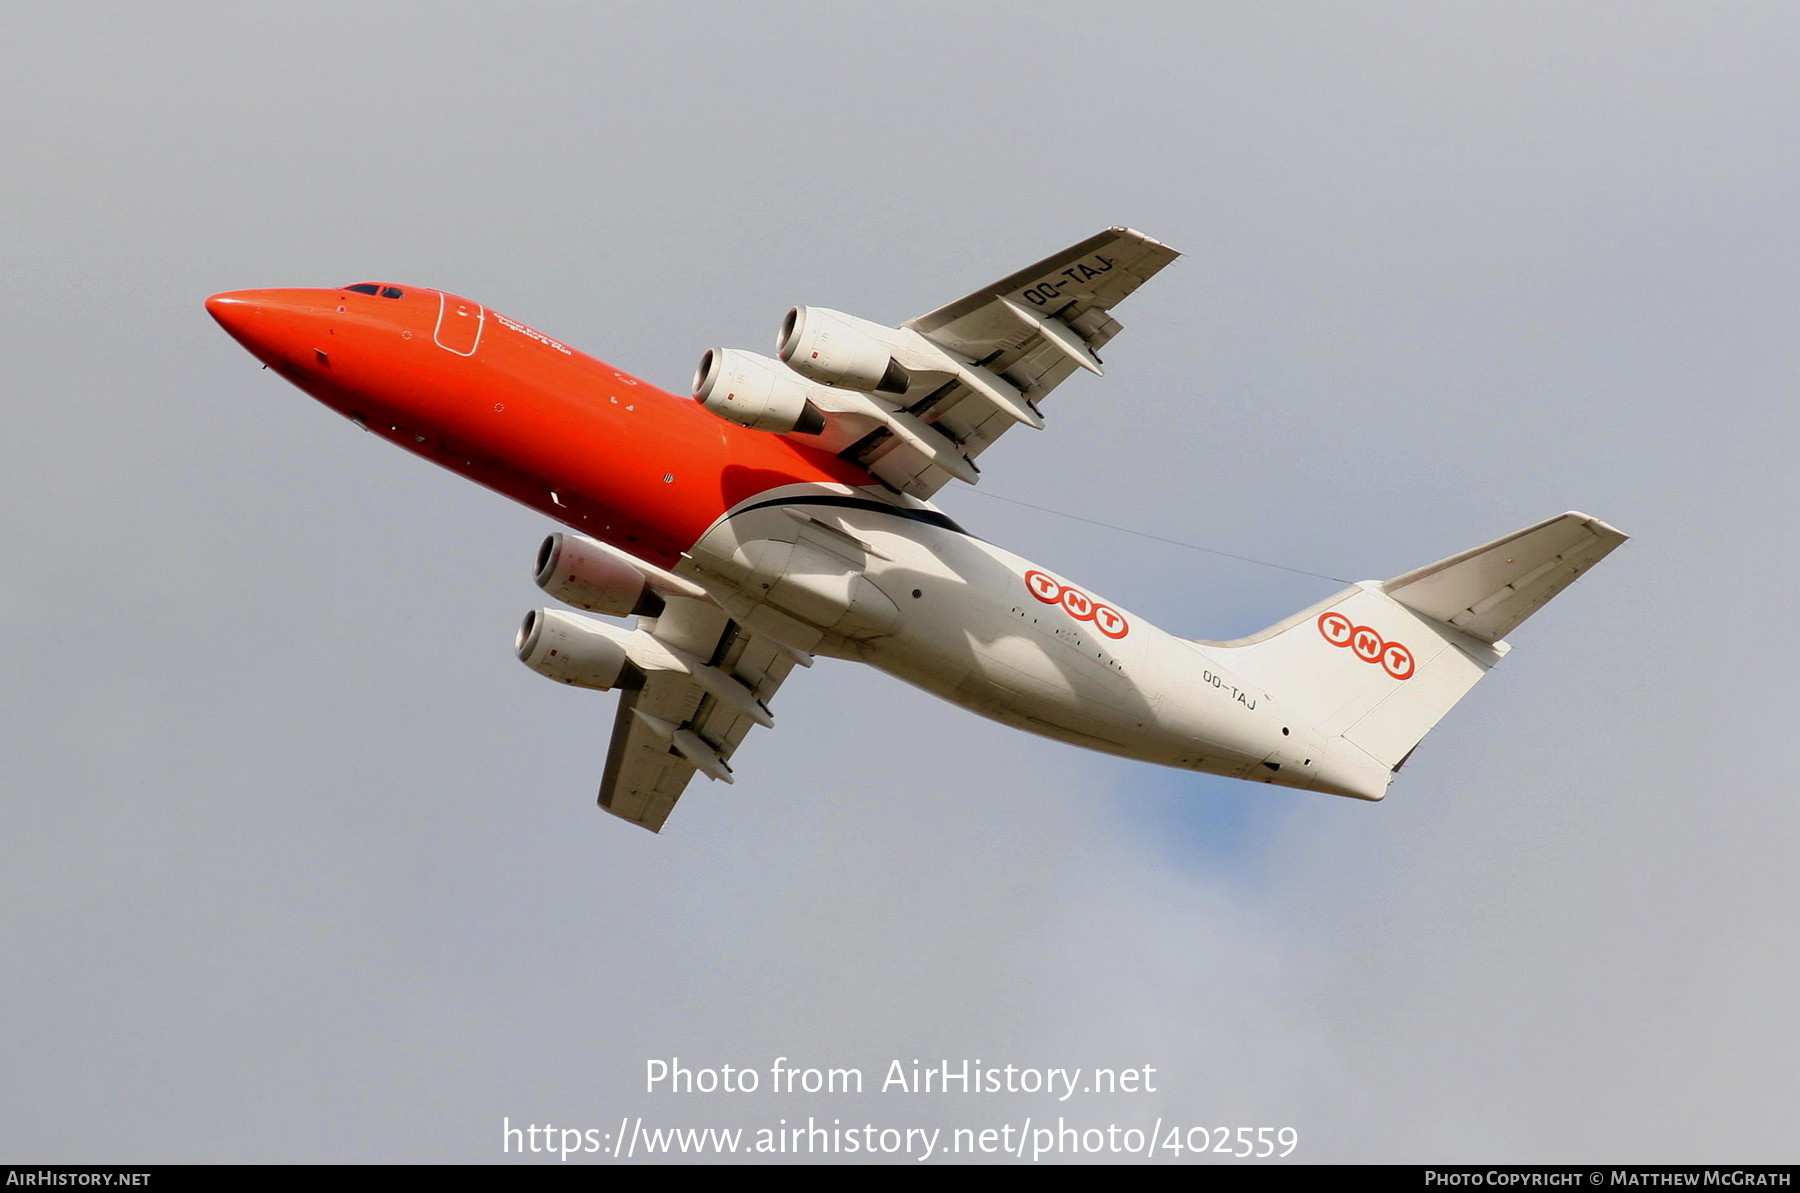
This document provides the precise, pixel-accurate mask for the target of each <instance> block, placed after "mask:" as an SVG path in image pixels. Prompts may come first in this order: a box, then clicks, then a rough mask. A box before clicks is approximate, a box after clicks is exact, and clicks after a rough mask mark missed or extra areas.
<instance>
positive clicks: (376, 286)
mask: <svg viewBox="0 0 1800 1193" xmlns="http://www.w3.org/2000/svg"><path fill="white" fill-rule="evenodd" d="M344 289H346V290H353V291H355V292H356V293H358V294H379V295H381V297H383V298H404V297H405V296H406V291H404V290H402V289H401V288H400V287H398V286H383V285H381V284H380V283H379V282H358V283H356V285H354V286H345V287H344Z"/></svg>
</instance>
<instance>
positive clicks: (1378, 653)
mask: <svg viewBox="0 0 1800 1193" xmlns="http://www.w3.org/2000/svg"><path fill="white" fill-rule="evenodd" d="M1319 634H1320V636H1321V637H1323V638H1324V639H1325V641H1327V642H1329V643H1331V644H1332V645H1333V646H1348V647H1349V648H1350V652H1351V653H1352V654H1354V655H1355V656H1356V657H1357V658H1359V659H1361V660H1362V661H1363V662H1365V663H1380V664H1381V669H1382V670H1383V671H1385V672H1387V673H1388V674H1389V675H1391V676H1393V677H1394V678H1395V679H1410V678H1412V673H1413V668H1414V667H1415V666H1416V664H1415V663H1414V661H1413V652H1412V651H1410V650H1408V649H1407V648H1406V647H1405V646H1403V645H1401V644H1400V643H1398V642H1388V641H1386V640H1384V639H1383V638H1382V636H1381V635H1380V634H1377V633H1376V632H1375V631H1374V630H1372V629H1370V628H1369V627H1368V626H1366V625H1356V624H1355V623H1353V622H1352V621H1351V620H1350V619H1349V618H1348V617H1345V616H1344V615H1343V614H1342V613H1339V612H1337V611H1336V610H1333V611H1332V612H1330V613H1321V614H1319Z"/></svg>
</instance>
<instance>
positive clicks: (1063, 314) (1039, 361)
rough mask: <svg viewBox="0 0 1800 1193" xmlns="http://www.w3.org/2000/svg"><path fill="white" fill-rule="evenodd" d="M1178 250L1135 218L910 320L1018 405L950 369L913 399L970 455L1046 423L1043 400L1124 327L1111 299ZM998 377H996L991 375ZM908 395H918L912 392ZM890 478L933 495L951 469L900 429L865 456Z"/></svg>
mask: <svg viewBox="0 0 1800 1193" xmlns="http://www.w3.org/2000/svg"><path fill="white" fill-rule="evenodd" d="M1178 256H1180V254H1179V253H1177V252H1176V251H1175V250H1174V249H1172V248H1170V247H1169V246H1168V245H1165V244H1161V243H1159V242H1157V241H1154V240H1151V239H1150V238H1149V237H1148V236H1145V235H1144V234H1143V233H1141V232H1134V231H1132V230H1131V229H1129V228H1108V229H1107V230H1106V231H1104V232H1101V233H1100V234H1099V235H1097V236H1090V237H1088V238H1087V239H1086V240H1084V241H1082V242H1081V243H1079V244H1075V245H1071V246H1070V247H1068V248H1066V249H1064V250H1063V251H1062V252H1060V253H1057V254H1055V255H1053V256H1050V257H1046V258H1045V259H1044V260H1042V261H1039V262H1038V263H1037V264H1036V265H1032V266H1029V267H1027V268H1025V269H1022V270H1020V271H1019V272H1018V273H1015V274H1012V275H1011V276H1009V277H1004V278H1001V279H1000V280H999V281H997V282H995V283H993V284H992V285H989V286H984V287H982V288H981V289H979V290H977V291H975V292H974V293H973V294H970V295H968V296H966V297H964V298H959V299H957V300H956V301H955V302H953V303H950V304H949V305H948V306H943V307H939V308H938V309H937V310H935V311H932V312H930V313H929V314H924V315H920V316H919V317H918V318H916V319H911V320H908V321H907V322H906V323H905V324H903V326H904V327H906V328H908V329H910V330H912V331H915V332H918V333H919V334H920V335H922V336H924V337H925V338H926V339H928V340H930V341H932V342H933V343H934V344H937V345H938V346H939V347H942V348H945V349H947V350H949V351H950V352H953V353H955V354H957V355H958V356H960V357H962V358H963V359H965V360H967V361H969V362H971V363H972V364H973V365H975V366H977V367H978V368H979V369H980V370H982V371H983V377H982V380H983V381H985V382H986V383H987V384H988V386H989V388H991V389H992V388H998V389H999V390H1001V395H1000V396H1001V397H1002V399H1003V400H1005V401H1007V402H1011V404H1012V405H1013V412H1012V413H1008V412H1007V411H1006V410H1005V409H1003V407H1002V405H1001V404H997V403H995V402H994V401H992V400H989V399H984V398H983V397H982V395H981V394H980V393H978V392H977V390H976V388H974V387H973V386H971V385H970V384H969V382H968V381H967V380H958V379H954V378H953V379H952V380H950V381H949V382H947V383H945V384H944V385H942V386H941V387H939V388H937V389H935V390H933V391H932V392H931V393H929V394H926V395H924V397H923V398H922V399H920V400H918V401H916V402H914V403H913V404H912V405H911V406H910V407H909V408H908V409H909V412H910V413H911V414H913V415H914V416H916V417H917V418H919V419H920V421H922V422H924V423H926V424H927V425H929V426H931V427H933V428H935V429H936V430H937V431H939V432H940V433H942V434H943V435H945V436H947V437H948V438H949V439H950V440H951V442H952V443H953V444H954V445H955V446H956V450H957V451H958V452H959V453H960V454H961V455H963V456H964V457H966V458H970V459H972V458H973V457H975V456H978V455H980V454H981V453H982V452H984V451H986V450H987V448H988V445H989V444H991V443H993V442H994V440H996V439H998V438H999V437H1000V436H1001V435H1002V434H1004V433H1005V432H1006V430H1007V429H1008V428H1009V427H1012V426H1014V425H1015V424H1017V423H1018V422H1020V421H1021V418H1020V414H1021V413H1022V414H1024V415H1025V416H1027V417H1026V419H1025V421H1027V423H1028V425H1032V426H1039V427H1041V426H1042V425H1043V419H1042V414H1041V412H1040V411H1039V410H1038V404H1039V403H1040V402H1042V401H1043V399H1044V397H1045V396H1046V395H1048V394H1049V393H1050V391H1051V390H1053V389H1055V388H1056V387H1057V386H1058V385H1060V384H1062V382H1063V380H1064V379H1065V378H1067V377H1068V376H1069V375H1070V374H1071V373H1073V372H1075V371H1076V370H1077V369H1086V370H1088V371H1090V372H1093V373H1099V372H1100V371H1101V365H1100V358H1099V356H1098V355H1097V352H1098V350H1099V349H1100V348H1102V347H1104V346H1105V345H1106V343H1107V342H1108V341H1109V340H1111V339H1112V338H1113V337H1114V336H1115V335H1117V334H1118V333H1119V331H1120V325H1119V323H1118V321H1117V320H1116V319H1114V318H1113V317H1112V308H1113V307H1115V306H1117V305H1118V304H1119V303H1120V302H1122V301H1123V300H1124V299H1125V298H1126V297H1127V296H1128V295H1130V294H1131V293H1132V291H1134V290H1136V289H1137V288H1138V287H1139V286H1140V285H1142V284H1143V283H1144V282H1145V281H1146V280H1148V279H1149V278H1150V277H1152V276H1154V275H1155V274H1156V273H1157V272H1158V271H1160V270H1161V269H1162V268H1163V266H1165V265H1167V264H1168V263H1169V262H1171V261H1173V260H1175V258H1176V257H1178ZM995 382H998V385H997V386H996V385H995V384H994V383H995ZM907 397H908V398H909V399H911V398H912V397H913V395H912V394H910V393H909V394H908V395H907ZM859 458H860V459H861V461H862V462H863V464H864V465H865V466H866V467H868V468H869V469H870V470H871V471H872V472H874V473H875V475H876V476H878V477H880V478H881V479H882V480H883V481H886V482H887V483H888V484H890V485H893V486H894V487H895V488H897V489H900V490H902V491H904V492H907V493H910V494H912V495H913V496H915V497H930V496H931V495H932V494H933V493H936V492H937V491H938V490H939V489H941V488H942V487H943V486H944V483H945V482H946V481H948V480H949V479H950V478H951V475H952V474H951V473H950V472H948V471H946V470H945V469H944V468H943V467H941V466H940V465H938V464H935V463H933V462H932V461H931V459H930V458H929V457H927V456H926V455H925V454H923V453H922V452H920V451H918V450H917V449H916V448H915V447H914V446H913V445H910V444H908V443H906V442H905V441H903V440H902V439H899V438H896V437H891V436H884V437H880V438H878V439H877V440H876V441H874V442H870V443H868V444H865V445H863V450H862V453H861V455H860V457H859Z"/></svg>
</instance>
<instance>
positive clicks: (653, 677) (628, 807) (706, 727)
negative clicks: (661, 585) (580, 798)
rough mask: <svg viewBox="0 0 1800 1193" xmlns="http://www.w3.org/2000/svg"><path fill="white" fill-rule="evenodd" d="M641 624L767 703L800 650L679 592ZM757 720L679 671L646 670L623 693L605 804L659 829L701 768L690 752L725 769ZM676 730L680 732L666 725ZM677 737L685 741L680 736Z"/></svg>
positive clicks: (800, 658) (802, 659)
mask: <svg viewBox="0 0 1800 1193" xmlns="http://www.w3.org/2000/svg"><path fill="white" fill-rule="evenodd" d="M638 625H639V628H640V629H643V630H645V631H646V632H648V633H650V634H652V635H654V636H655V637H656V638H657V639H658V640H659V641H662V642H663V643H665V644H667V645H670V646H675V647H677V648H679V649H681V650H683V651H685V652H686V653H688V654H689V655H691V656H693V657H695V658H697V659H699V660H700V661H701V662H707V663H710V664H711V665H712V666H713V667H715V668H717V669H718V671H720V672H723V673H724V674H725V675H726V676H728V677H730V678H732V679H735V680H737V681H738V682H739V683H742V684H743V685H744V686H745V687H746V688H747V689H749V691H750V692H751V694H752V695H754V696H755V697H756V698H757V699H758V700H760V701H762V703H763V704H764V705H765V706H766V705H767V704H768V702H769V699H770V698H771V697H772V696H773V695H774V694H775V690H776V689H777V688H779V687H780V686H781V682H782V680H784V679H786V678H787V675H788V672H789V671H791V670H793V668H794V665H795V664H796V663H807V664H810V660H809V659H808V658H807V657H806V656H805V655H803V654H801V653H800V652H798V651H796V650H793V649H791V648H789V647H786V646H783V645H781V644H780V643H778V642H776V641H775V640H774V639H772V638H768V637H765V636H763V635H761V634H757V633H753V632H751V631H749V630H746V629H744V627H742V626H741V625H739V624H738V623H737V622H735V621H731V620H729V619H728V618H726V617H725V615H724V613H723V612H722V611H720V610H719V609H718V608H717V607H716V606H713V605H711V604H708V603H705V602H701V601H697V600H686V599H681V598H677V599H674V600H671V601H669V603H668V607H667V608H666V609H664V611H663V613H662V616H660V617H657V618H640V619H639V622H638ZM755 724H756V722H755V721H754V720H752V719H751V717H750V715H749V714H748V713H746V712H745V711H744V710H743V709H742V708H740V707H734V706H733V705H732V704H731V703H729V702H727V701H723V700H720V699H719V697H718V696H716V695H714V694H713V693H711V692H709V691H707V690H706V688H705V687H703V686H702V685H701V684H700V683H698V682H696V681H695V680H694V679H693V678H692V677H691V676H689V675H687V674H684V673H683V672H680V671H662V670H646V671H645V673H644V682H643V685H642V686H641V687H640V688H637V689H635V690H630V691H623V692H620V693H619V710H618V714H617V716H616V717H615V719H614V721H613V733H612V745H611V747H610V748H609V749H608V751H607V757H606V773H605V776H604V777H603V778H602V779H601V782H600V801H599V802H600V806H601V807H602V808H605V809H606V810H607V811H608V812H611V813H612V814H613V815H615V816H617V817H619V818H621V819H623V820H629V821H630V822H631V823H633V824H636V825H638V826H640V827H642V828H647V829H649V830H650V831H651V832H660V831H661V830H662V826H663V822H664V821H665V820H667V819H668V817H669V813H670V812H671V811H673V810H674V808H675V801H677V800H678V799H680V798H681V793H682V792H683V791H684V790H686V789H687V785H688V781H689V780H690V779H692V778H693V777H694V772H695V771H696V770H698V769H700V768H699V767H697V766H696V765H695V763H694V762H693V761H692V760H691V758H690V754H689V753H684V752H683V750H684V748H685V749H686V750H687V751H689V752H694V753H702V754H703V755H704V756H705V758H706V761H707V762H708V763H709V764H713V763H714V760H716V763H717V764H719V766H720V767H721V768H722V769H724V770H725V772H726V773H729V768H728V767H724V766H723V764H725V763H727V762H728V761H729V759H730V758H731V755H732V754H733V753H734V752H736V750H737V748H738V745H739V743H741V742H742V741H743V740H744V737H745V735H746V734H748V733H749V732H750V730H751V728H752V727H753V726H754V725H755ZM670 728H672V729H673V730H674V733H673V734H672V733H670V732H665V731H664V730H666V729H670ZM676 736H679V737H680V741H679V743H678V742H677V741H676V740H675V737H676Z"/></svg>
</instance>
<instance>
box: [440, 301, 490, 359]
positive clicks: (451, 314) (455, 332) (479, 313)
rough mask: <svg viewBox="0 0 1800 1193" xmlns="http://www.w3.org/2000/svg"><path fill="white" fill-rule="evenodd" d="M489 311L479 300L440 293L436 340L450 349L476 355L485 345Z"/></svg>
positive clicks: (448, 350)
mask: <svg viewBox="0 0 1800 1193" xmlns="http://www.w3.org/2000/svg"><path fill="white" fill-rule="evenodd" d="M486 322H487V312H486V311H484V310H483V309H482V307H481V304H480V303H478V302H470V301H469V300H468V299H466V298H458V297H457V296H456V295H454V294H445V293H444V292H442V291H439V292H438V320H437V328H436V330H434V331H433V332H432V333H431V338H432V340H433V342H435V343H436V344H437V346H438V347H439V348H442V349H443V350H444V351H446V352H454V353H456V354H457V355H458V356H474V355H475V349H476V348H477V347H479V346H480V344H481V329H482V326H483V325H484V324H485V323H486Z"/></svg>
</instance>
